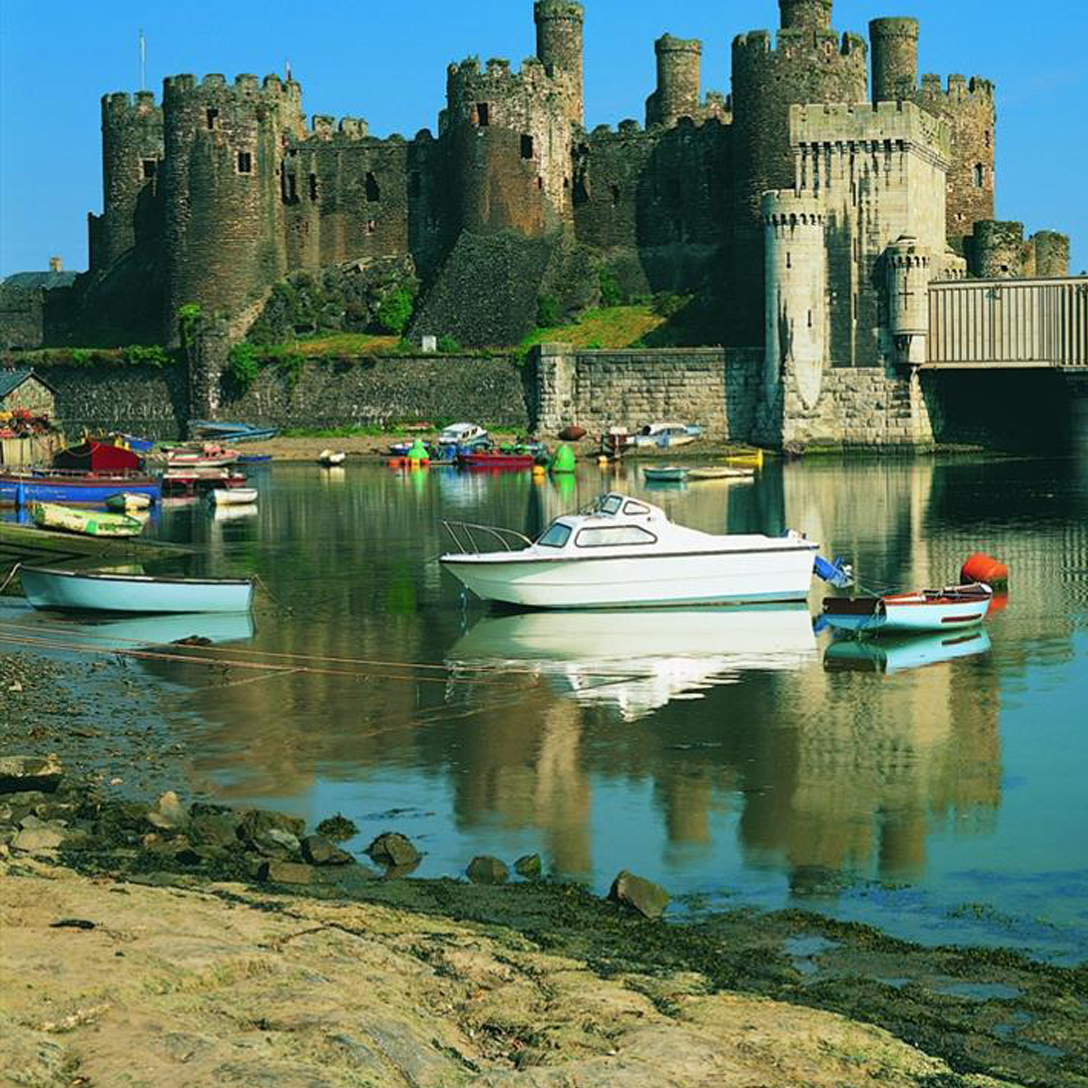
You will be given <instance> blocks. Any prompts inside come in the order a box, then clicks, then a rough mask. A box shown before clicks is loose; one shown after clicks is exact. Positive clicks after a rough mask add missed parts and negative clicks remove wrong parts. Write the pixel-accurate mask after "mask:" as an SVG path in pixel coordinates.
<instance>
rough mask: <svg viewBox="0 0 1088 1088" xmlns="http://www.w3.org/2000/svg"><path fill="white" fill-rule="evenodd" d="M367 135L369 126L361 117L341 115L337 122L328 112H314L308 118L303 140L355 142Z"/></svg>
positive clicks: (308, 141)
mask: <svg viewBox="0 0 1088 1088" xmlns="http://www.w3.org/2000/svg"><path fill="white" fill-rule="evenodd" d="M369 135H370V130H369V126H368V125H367V123H366V121H364V120H363V118H361V117H342V118H341V119H340V122H339V123H337V121H336V118H335V117H332V116H330V115H329V114H324V113H315V114H314V115H313V116H312V117H311V118H310V128H309V130H308V131H307V132H306V133H304V135H303V141H304V142H307V143H310V142H313V141H315V140H316V141H319V142H323V143H328V142H330V141H332V140H337V141H342V142H356V141H359V140H363V139H366V138H367V137H368V136H369Z"/></svg>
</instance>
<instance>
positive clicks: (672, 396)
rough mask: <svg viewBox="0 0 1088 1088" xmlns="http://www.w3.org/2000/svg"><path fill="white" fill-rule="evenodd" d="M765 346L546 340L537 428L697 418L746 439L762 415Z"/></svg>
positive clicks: (594, 428)
mask: <svg viewBox="0 0 1088 1088" xmlns="http://www.w3.org/2000/svg"><path fill="white" fill-rule="evenodd" d="M762 360H763V353H762V351H753V350H750V349H724V348H672V349H656V350H655V349H648V350H633V349H628V350H623V351H575V350H574V349H573V348H570V347H569V346H565V345H557V344H545V345H542V346H541V348H539V349H538V350H537V352H536V353H535V355H534V358H533V361H532V364H533V368H534V371H533V373H534V378H535V398H534V403H533V410H534V422H535V425H536V429H537V430H538V431H539V432H540V433H541V434H544V435H552V434H554V433H555V432H556V431H558V430H560V429H561V428H563V427H564V426H566V425H568V424H577V425H578V426H580V427H585V428H586V430H587V431H589V432H590V433H591V434H595V433H603V432H604V431H606V430H608V428H609V427H614V426H625V427H628V428H631V429H634V428H637V427H640V426H642V425H643V424H646V423H650V422H653V421H655V420H676V421H678V422H683V423H698V424H700V425H702V426H703V427H705V428H706V429H707V433H708V434H709V435H710V436H712V437H714V438H719V439H722V438H732V439H735V440H739V441H744V440H747V439H748V438H749V436H750V434H751V431H752V427H753V423H754V418H755V401H756V396H757V395H758V387H757V384H756V383H757V381H758V378H759V374H760V369H761V367H762Z"/></svg>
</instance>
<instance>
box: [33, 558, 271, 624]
mask: <svg viewBox="0 0 1088 1088" xmlns="http://www.w3.org/2000/svg"><path fill="white" fill-rule="evenodd" d="M19 575H20V577H21V578H22V581H23V592H24V593H25V594H26V599H27V600H28V601H29V602H30V603H31V604H32V605H33V606H34V607H35V608H56V609H62V610H66V611H73V612H133V613H141V612H146V613H152V612H246V611H248V610H249V606H250V604H251V602H252V600H253V583H252V582H251V581H250V580H249V579H248V578H245V579H242V578H153V577H151V576H150V575H147V574H110V573H106V572H98V571H71V570H55V569H53V568H49V567H20V568H19Z"/></svg>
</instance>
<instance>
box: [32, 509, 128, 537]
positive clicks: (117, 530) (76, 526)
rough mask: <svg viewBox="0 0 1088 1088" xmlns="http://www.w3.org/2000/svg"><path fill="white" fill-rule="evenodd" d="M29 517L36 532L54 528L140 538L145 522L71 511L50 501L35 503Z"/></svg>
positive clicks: (71, 531) (83, 533)
mask: <svg viewBox="0 0 1088 1088" xmlns="http://www.w3.org/2000/svg"><path fill="white" fill-rule="evenodd" d="M30 516H31V517H32V518H33V519H34V524H35V525H37V526H38V528H39V529H56V530H60V531H62V532H65V533H79V534H81V535H82V536H109V537H127V536H139V535H140V533H141V532H143V528H144V523H143V522H142V521H137V520H136V518H130V517H129V516H128V515H127V514H107V513H103V512H101V511H98V510H73V509H72V508H71V507H68V506H60V505H58V504H57V503H51V502H36V503H33V504H32V505H31V507H30Z"/></svg>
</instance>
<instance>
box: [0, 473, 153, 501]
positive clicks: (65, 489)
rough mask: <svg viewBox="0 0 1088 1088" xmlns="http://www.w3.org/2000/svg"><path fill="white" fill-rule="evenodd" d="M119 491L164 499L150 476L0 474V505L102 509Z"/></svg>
mask: <svg viewBox="0 0 1088 1088" xmlns="http://www.w3.org/2000/svg"><path fill="white" fill-rule="evenodd" d="M119 491H125V492H128V493H129V494H132V495H147V496H148V498H150V499H151V500H152V502H157V501H158V500H159V499H161V498H162V481H161V480H158V479H153V478H152V477H150V476H126V475H124V474H119V475H116V476H106V475H98V474H95V473H65V472H51V471H49V470H48V469H37V470H31V471H30V472H3V473H0V503H9V504H14V505H15V506H22V505H23V504H25V503H29V502H59V503H76V504H84V505H100V504H102V503H105V501H106V499H108V498H109V497H110V496H111V495H116V494H117V493H118V492H119Z"/></svg>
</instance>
